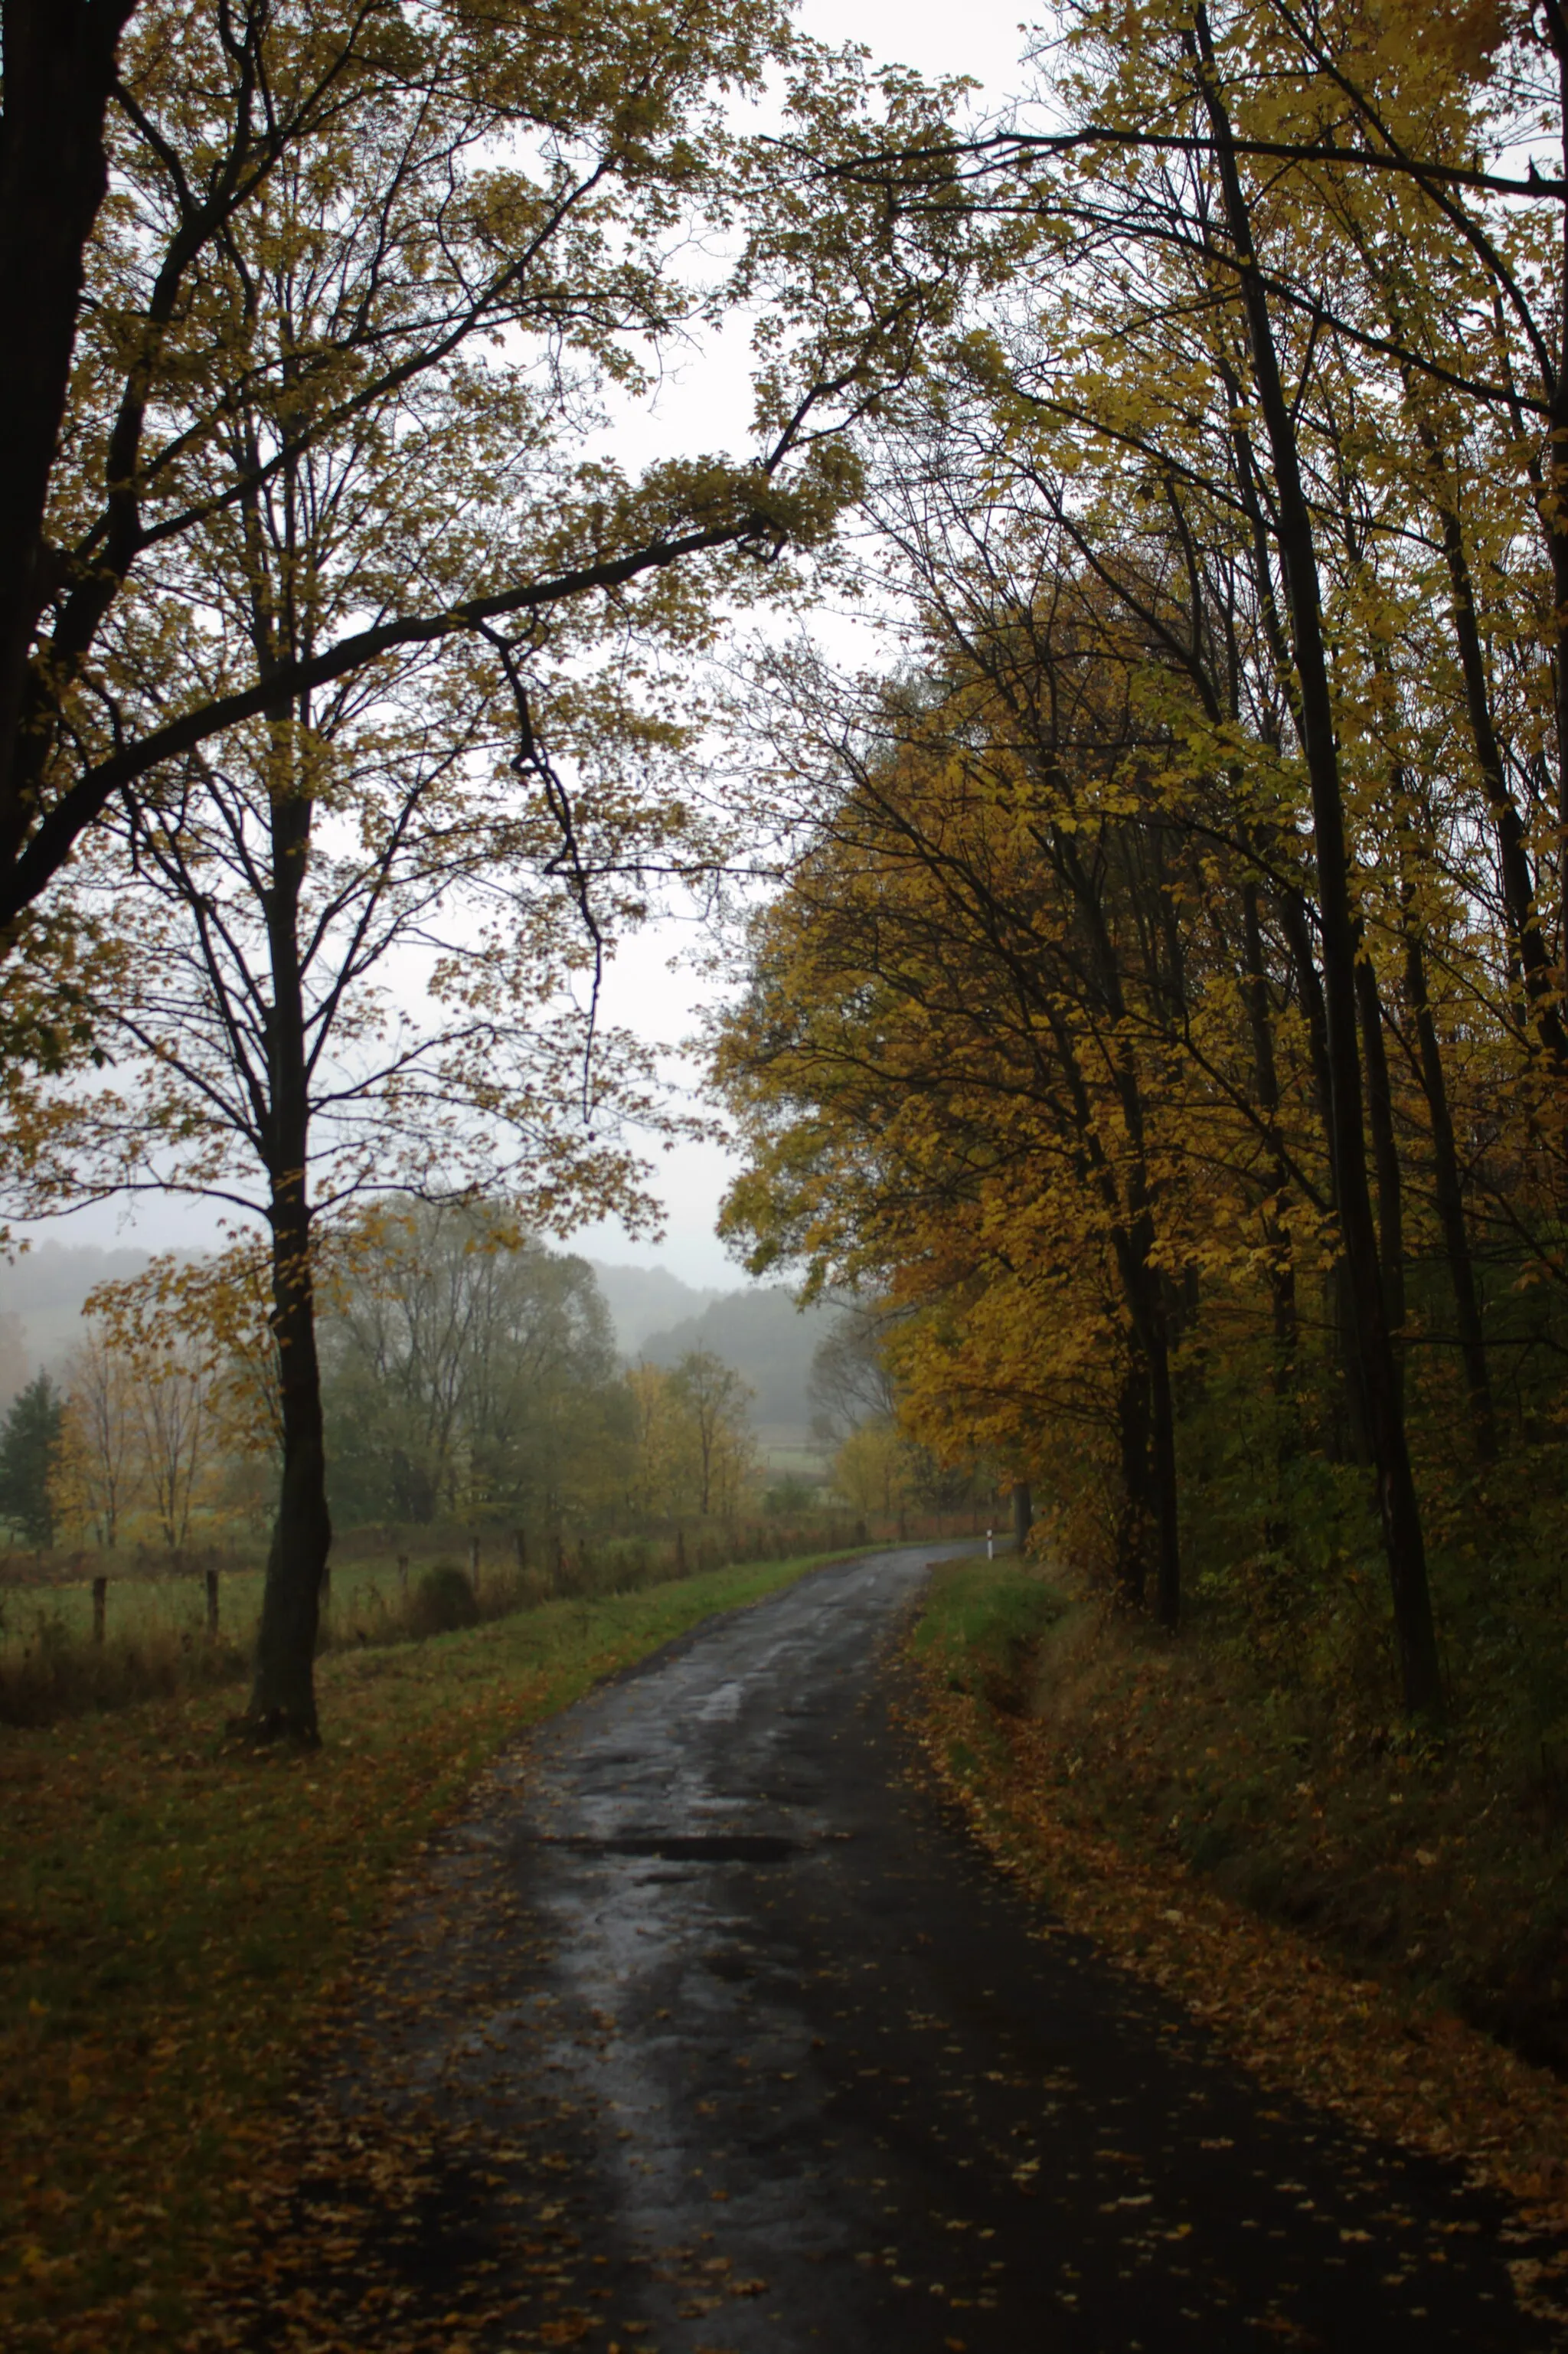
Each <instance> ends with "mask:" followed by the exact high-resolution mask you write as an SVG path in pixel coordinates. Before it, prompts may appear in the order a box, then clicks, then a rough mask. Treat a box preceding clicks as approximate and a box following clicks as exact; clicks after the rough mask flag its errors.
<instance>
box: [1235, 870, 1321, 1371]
mask: <svg viewBox="0 0 1568 2354" xmlns="http://www.w3.org/2000/svg"><path fill="white" fill-rule="evenodd" d="M1242 934H1243V949H1244V953H1245V959H1246V971H1245V976H1244V979H1243V984H1242V989H1243V995H1244V997H1245V1002H1246V1017H1247V1027H1248V1029H1249V1030H1250V1032H1251V1034H1252V1068H1253V1087H1254V1090H1255V1094H1256V1096H1257V1108H1258V1109H1259V1111H1260V1112H1262V1114H1263V1116H1264V1119H1266V1121H1267V1123H1268V1128H1269V1132H1270V1135H1271V1136H1272V1135H1273V1134H1274V1133H1275V1131H1276V1129H1277V1123H1278V1119H1279V1071H1278V1066H1277V1062H1276V1060H1275V1053H1274V1023H1273V1020H1272V1018H1271V1015H1270V1011H1269V1003H1268V982H1267V980H1266V976H1265V973H1264V970H1263V927H1262V924H1261V923H1260V921H1259V919H1258V905H1257V885H1256V884H1255V883H1251V882H1248V883H1244V884H1243V885H1242ZM1315 978H1316V975H1314V979H1315ZM1270 1177H1271V1181H1272V1183H1273V1188H1274V1193H1273V1199H1272V1201H1271V1202H1270V1203H1269V1204H1267V1206H1266V1209H1265V1211H1264V1217H1263V1231H1264V1237H1265V1239H1266V1242H1267V1244H1268V1289H1269V1299H1270V1301H1271V1304H1272V1308H1273V1312H1274V1388H1275V1394H1276V1395H1277V1397H1281V1398H1283V1397H1286V1396H1287V1395H1289V1394H1290V1393H1291V1392H1292V1391H1293V1390H1294V1387H1295V1370H1294V1369H1295V1359H1296V1263H1295V1259H1294V1257H1293V1256H1292V1252H1291V1247H1290V1224H1289V1218H1288V1214H1287V1201H1288V1184H1289V1180H1288V1178H1287V1173H1286V1168H1285V1162H1284V1158H1283V1156H1282V1155H1281V1153H1280V1152H1279V1150H1277V1148H1276V1149H1275V1150H1274V1152H1273V1156H1272V1167H1271V1170H1270Z"/></svg>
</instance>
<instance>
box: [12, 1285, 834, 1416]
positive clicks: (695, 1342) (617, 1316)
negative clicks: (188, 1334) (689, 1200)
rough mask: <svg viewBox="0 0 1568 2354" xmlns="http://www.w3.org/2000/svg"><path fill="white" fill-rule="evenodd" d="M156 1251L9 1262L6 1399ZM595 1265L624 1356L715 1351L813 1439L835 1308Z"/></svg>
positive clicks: (663, 1361) (60, 1361) (771, 1292)
mask: <svg viewBox="0 0 1568 2354" xmlns="http://www.w3.org/2000/svg"><path fill="white" fill-rule="evenodd" d="M149 1257H150V1253H148V1252H146V1251H144V1250H136V1249H132V1248H130V1247H127V1248H125V1249H120V1250H110V1249H104V1248H102V1247H101V1246H99V1245H96V1244H90V1243H57V1242H43V1243H35V1244H34V1245H33V1246H32V1247H31V1248H30V1249H29V1250H27V1251H26V1252H24V1253H23V1254H22V1255H21V1257H18V1258H16V1259H15V1260H14V1261H12V1262H11V1263H10V1264H9V1265H8V1266H7V1265H0V1406H4V1405H7V1404H8V1403H9V1401H10V1400H11V1399H12V1398H13V1397H15V1395H16V1392H17V1391H18V1390H19V1389H20V1388H21V1387H22V1385H23V1384H24V1383H25V1382H26V1381H28V1380H30V1379H31V1377H32V1376H33V1374H34V1373H37V1371H38V1369H39V1368H40V1366H46V1367H48V1371H49V1372H50V1373H57V1374H58V1373H60V1372H62V1371H63V1368H64V1365H65V1361H66V1359H67V1358H68V1357H69V1354H70V1352H71V1350H72V1349H73V1348H74V1347H75V1346H76V1343H77V1341H78V1340H79V1338H80V1318H81V1303H82V1301H83V1300H84V1299H86V1297H87V1295H88V1293H89V1292H90V1290H92V1288H94V1286H95V1285H97V1284H100V1283H107V1282H111V1281H112V1282H123V1281H124V1280H125V1278H127V1277H129V1276H132V1275H136V1274H138V1273H139V1272H140V1271H141V1269H142V1268H143V1267H145V1266H146V1264H147V1261H148V1258H149ZM590 1264H591V1265H592V1267H593V1271H594V1275H595V1277H596V1278H597V1279H598V1282H599V1289H600V1291H601V1292H602V1293H603V1295H604V1302H605V1306H606V1307H607V1308H608V1309H609V1313H610V1320H611V1321H612V1322H613V1324H614V1326H615V1333H616V1341H617V1343H618V1345H619V1347H620V1352H621V1353H622V1355H623V1356H625V1357H627V1358H629V1359H631V1360H635V1359H637V1358H639V1357H642V1358H646V1359H647V1361H648V1362H649V1363H651V1364H656V1365H673V1364H674V1363H676V1362H677V1360H678V1359H679V1358H681V1357H683V1356H684V1355H685V1354H686V1352H687V1351H688V1350H691V1349H711V1350H712V1351H713V1352H714V1354H715V1356H718V1357H722V1358H723V1359H724V1361H725V1363H726V1364H727V1365H733V1366H734V1367H735V1369H736V1372H737V1373H739V1374H740V1375H741V1376H742V1378H743V1379H744V1380H745V1381H747V1383H749V1384H750V1385H751V1387H752V1389H753V1390H754V1391H755V1392H756V1394H757V1395H756V1403H755V1405H753V1407H752V1417H753V1420H754V1421H755V1423H756V1424H757V1426H758V1430H759V1431H760V1432H762V1433H763V1435H764V1436H765V1437H768V1438H770V1439H779V1440H784V1441H786V1442H788V1443H790V1444H803V1443H804V1441H805V1440H806V1437H807V1435H808V1432H809V1429H810V1419H811V1410H810V1405H809V1403H808V1400H807V1396H806V1383H807V1380H808V1377H809V1376H810V1370H811V1353H812V1351H813V1350H814V1349H815V1347H816V1345H817V1342H818V1341H820V1340H821V1337H822V1334H823V1332H824V1331H826V1329H827V1327H828V1325H829V1323H830V1322H831V1321H832V1310H827V1309H820V1308H818V1309H810V1310H807V1311H806V1313H805V1314H804V1315H802V1314H800V1312H799V1311H798V1310H796V1308H795V1306H794V1304H793V1302H792V1301H791V1299H790V1298H789V1293H788V1292H787V1291H786V1290H784V1289H783V1288H781V1287H780V1286H778V1285H770V1286H766V1287H765V1286H760V1285H755V1286H747V1287H746V1288H740V1289H736V1290H734V1291H719V1290H716V1289H714V1288H699V1287H697V1286H696V1285H694V1284H689V1283H683V1282H682V1281H681V1279H680V1278H679V1277H678V1276H674V1275H672V1274H671V1272H670V1270H669V1268H668V1267H626V1266H620V1267H616V1266H607V1265H606V1264H604V1263H603V1262H602V1261H599V1260H594V1261H591V1262H590Z"/></svg>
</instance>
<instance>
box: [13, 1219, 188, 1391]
mask: <svg viewBox="0 0 1568 2354" xmlns="http://www.w3.org/2000/svg"><path fill="white" fill-rule="evenodd" d="M149 1257H151V1253H150V1252H148V1251H144V1250H132V1249H125V1250H104V1249H103V1248H101V1246H99V1245H98V1244H96V1243H56V1242H45V1243H34V1244H33V1245H32V1246H31V1247H30V1249H28V1250H26V1251H24V1252H23V1253H22V1255H21V1256H20V1257H18V1258H16V1259H13V1260H12V1261H11V1262H10V1263H9V1264H8V1265H5V1264H0V1405H5V1404H8V1403H9V1401H10V1400H11V1399H12V1398H14V1397H15V1396H16V1392H17V1391H18V1390H19V1389H20V1388H21V1387H22V1386H23V1384H24V1383H26V1382H28V1381H30V1380H31V1378H32V1376H33V1375H34V1374H35V1373H37V1371H38V1370H39V1368H40V1367H47V1368H48V1371H49V1372H50V1373H59V1372H60V1371H61V1369H62V1368H63V1366H64V1364H65V1361H66V1359H67V1357H69V1354H70V1352H71V1351H72V1349H74V1348H75V1346H76V1344H77V1341H79V1339H80V1337H81V1331H80V1325H81V1303H82V1301H83V1300H84V1299H86V1298H87V1295H88V1293H89V1292H90V1291H91V1290H92V1289H93V1288H94V1287H95V1285H97V1284H100V1283H122V1282H124V1280H125V1279H126V1278H127V1277H128V1276H132V1275H139V1274H140V1273H141V1271H142V1269H143V1267H145V1266H146V1264H147V1261H148V1259H149Z"/></svg>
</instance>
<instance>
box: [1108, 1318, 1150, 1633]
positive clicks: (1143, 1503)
mask: <svg viewBox="0 0 1568 2354" xmlns="http://www.w3.org/2000/svg"><path fill="white" fill-rule="evenodd" d="M1117 1427H1118V1437H1119V1438H1120V1441H1121V1511H1120V1512H1119V1513H1118V1516H1117V1526H1116V1553H1117V1583H1118V1585H1119V1586H1120V1588H1121V1595H1122V1599H1123V1601H1124V1602H1128V1603H1130V1604H1131V1605H1132V1606H1134V1607H1135V1608H1137V1609H1141V1608H1142V1606H1143V1596H1144V1592H1145V1589H1146V1587H1147V1585H1148V1582H1149V1539H1150V1531H1151V1529H1152V1526H1153V1522H1154V1515H1153V1513H1152V1512H1151V1511H1150V1485H1151V1481H1150V1463H1149V1368H1148V1366H1147V1365H1146V1364H1145V1363H1143V1360H1142V1358H1141V1357H1140V1356H1139V1353H1138V1352H1137V1349H1136V1348H1134V1350H1133V1352H1132V1355H1131V1358H1130V1360H1129V1362H1128V1367H1127V1371H1126V1372H1125V1373H1123V1375H1122V1380H1121V1389H1120V1392H1119V1394H1118V1398H1117Z"/></svg>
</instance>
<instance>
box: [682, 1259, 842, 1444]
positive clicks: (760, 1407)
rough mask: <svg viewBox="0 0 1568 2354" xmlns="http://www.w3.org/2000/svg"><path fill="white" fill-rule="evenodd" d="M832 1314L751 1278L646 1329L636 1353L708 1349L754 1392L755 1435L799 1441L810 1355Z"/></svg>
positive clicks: (805, 1427)
mask: <svg viewBox="0 0 1568 2354" xmlns="http://www.w3.org/2000/svg"><path fill="white" fill-rule="evenodd" d="M832 1320H833V1310H832V1309H831V1308H808V1309H806V1310H800V1309H798V1308H797V1307H796V1305H795V1303H794V1301H793V1299H791V1298H790V1297H789V1293H788V1292H787V1291H786V1290H785V1289H784V1288H783V1287H782V1286H781V1285H778V1284H769V1285H761V1284H759V1285H757V1286H755V1287H754V1288H747V1289H746V1290H744V1291H726V1292H721V1293H719V1294H718V1295H717V1296H716V1297H715V1299H713V1301H712V1302H711V1304H710V1305H709V1306H708V1307H706V1308H705V1309H704V1310H703V1311H702V1313H701V1314H700V1315H697V1316H687V1317H684V1318H683V1319H682V1320H681V1322H680V1323H678V1324H670V1325H666V1326H665V1328H664V1329H663V1330H662V1331H655V1332H650V1333H649V1334H648V1335H647V1337H646V1339H645V1340H644V1341H643V1342H642V1344H641V1351H640V1352H638V1353H640V1354H641V1356H642V1357H644V1358H645V1359H646V1360H647V1362H648V1363H650V1364H651V1365H673V1364H674V1363H676V1362H677V1361H678V1360H679V1359H680V1358H682V1357H683V1356H685V1354H686V1353H687V1352H688V1351H689V1350H692V1349H711V1350H712V1351H713V1352H714V1354H715V1357H722V1358H723V1359H724V1362H725V1363H726V1365H733V1366H734V1367H735V1369H736V1373H739V1374H740V1375H741V1376H742V1378H743V1379H744V1380H746V1381H747V1382H749V1383H750V1384H751V1386H752V1388H753V1389H754V1390H755V1391H756V1393H757V1402H756V1404H755V1405H754V1406H753V1407H752V1409H751V1412H752V1418H753V1420H754V1421H755V1422H756V1424H757V1426H758V1430H759V1431H760V1432H761V1433H762V1435H763V1437H765V1438H769V1437H778V1438H780V1439H783V1438H786V1437H789V1438H792V1439H793V1440H794V1441H795V1442H796V1443H803V1442H804V1441H805V1439H806V1437H807V1435H808V1433H809V1431H810V1421H811V1409H810V1403H809V1401H808V1399H807V1396H806V1384H807V1382H808V1380H809V1379H810V1372H811V1358H812V1355H813V1353H814V1352H815V1350H816V1346H817V1343H818V1341H820V1340H821V1338H822V1336H823V1334H824V1333H825V1332H826V1331H827V1330H828V1328H829V1326H830V1325H831V1324H832Z"/></svg>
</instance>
